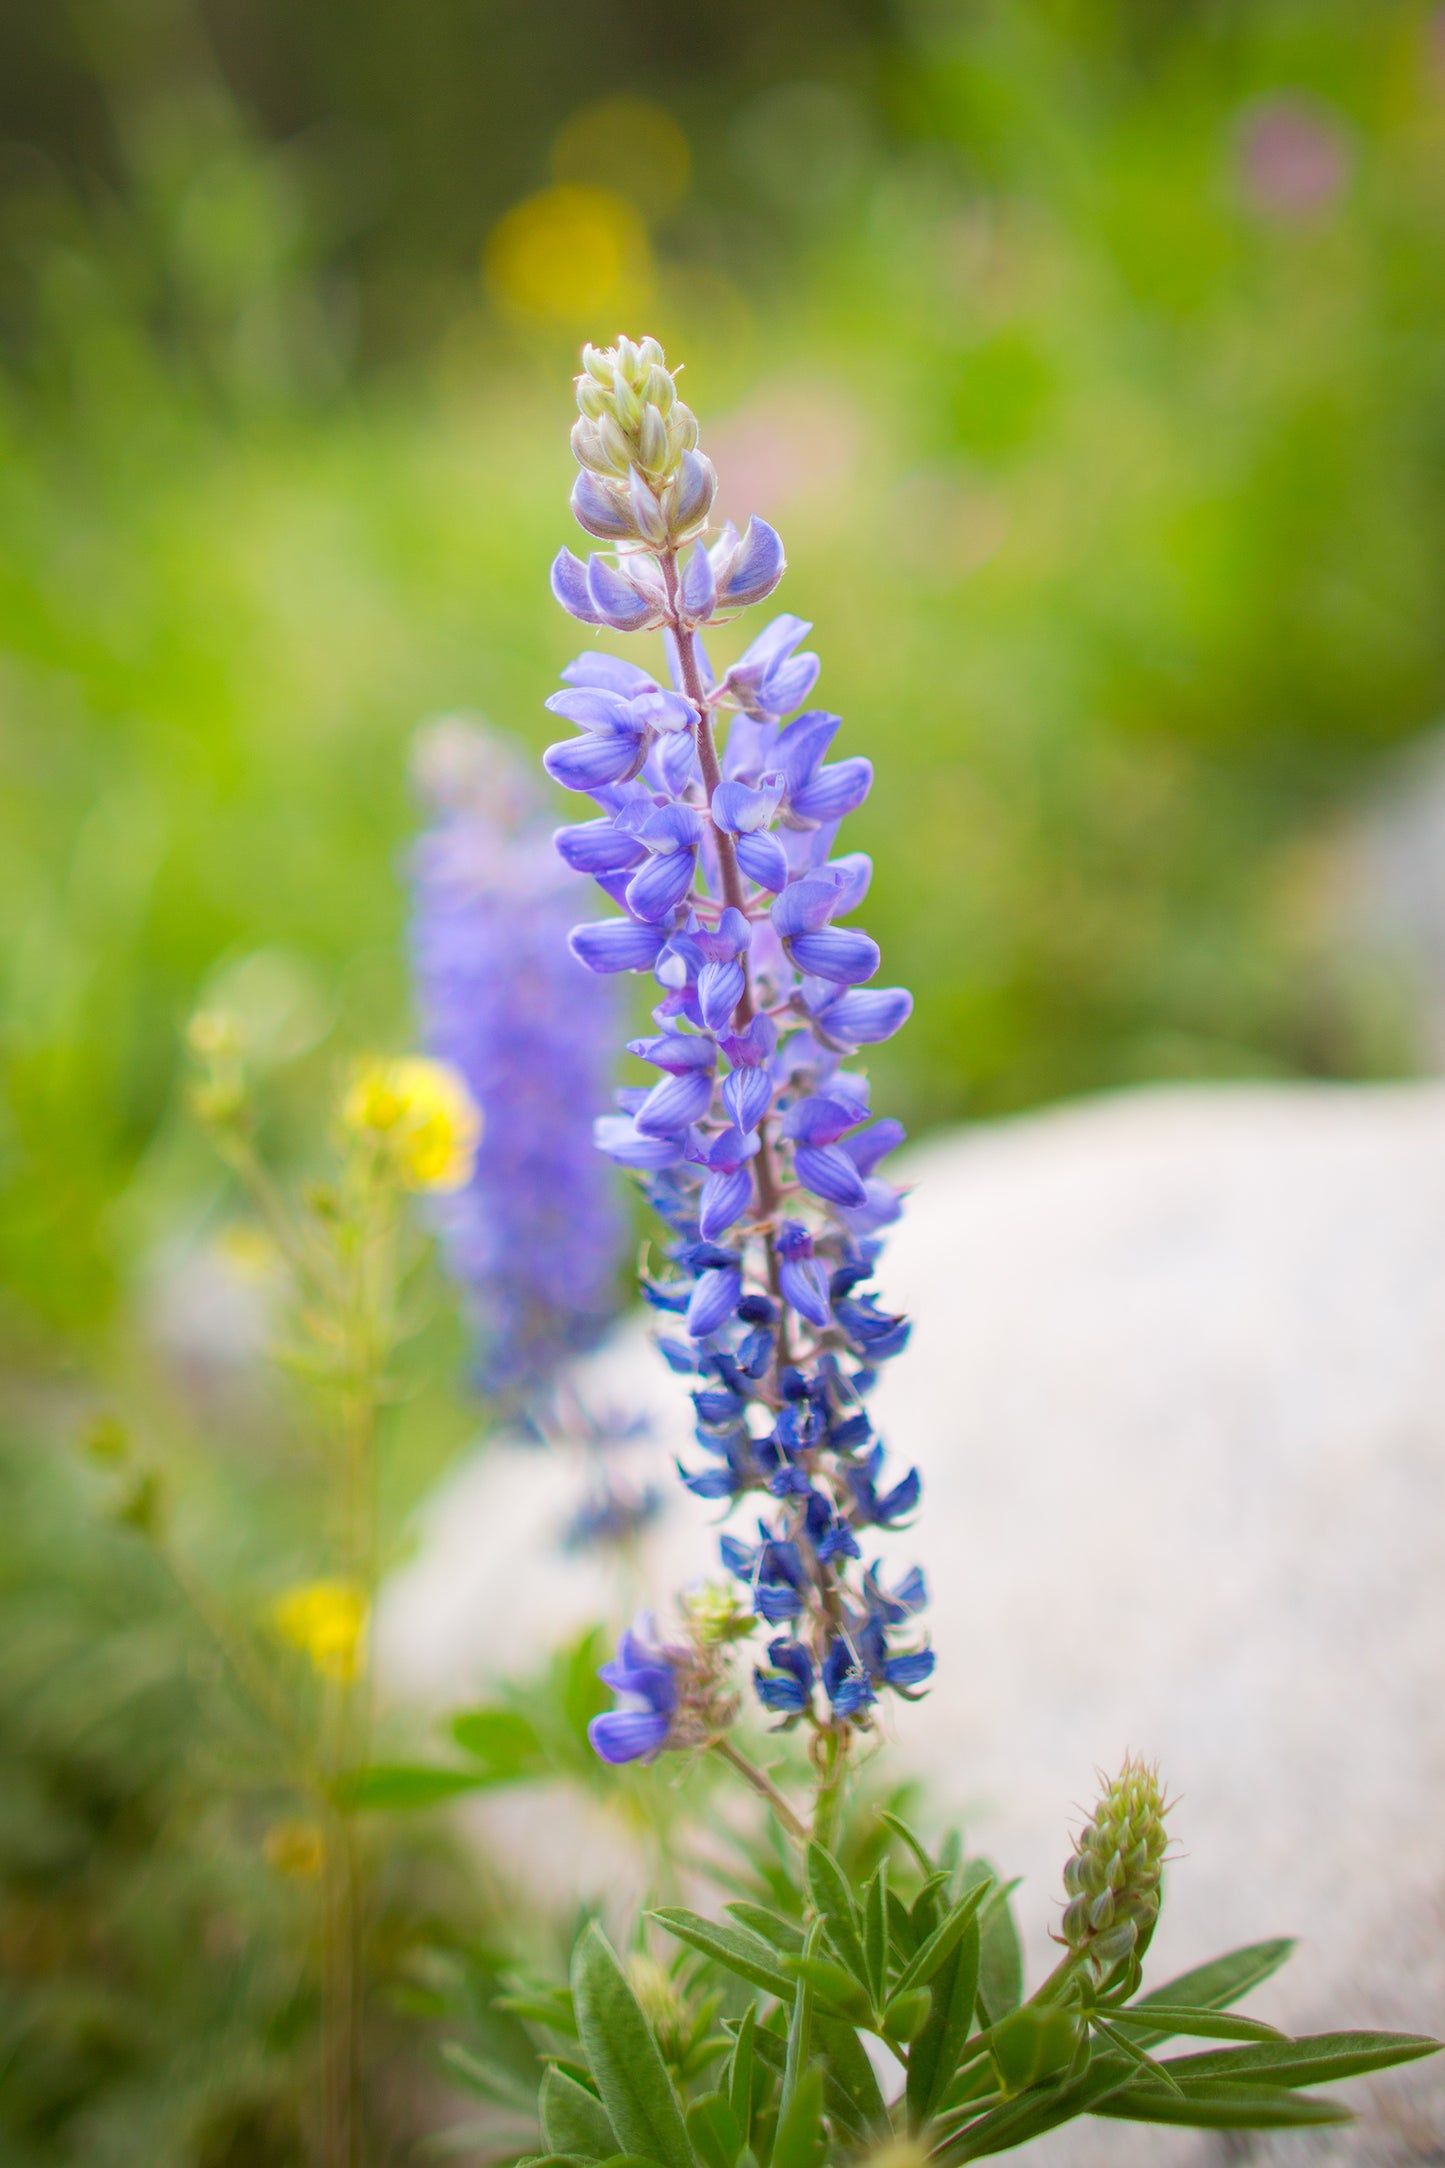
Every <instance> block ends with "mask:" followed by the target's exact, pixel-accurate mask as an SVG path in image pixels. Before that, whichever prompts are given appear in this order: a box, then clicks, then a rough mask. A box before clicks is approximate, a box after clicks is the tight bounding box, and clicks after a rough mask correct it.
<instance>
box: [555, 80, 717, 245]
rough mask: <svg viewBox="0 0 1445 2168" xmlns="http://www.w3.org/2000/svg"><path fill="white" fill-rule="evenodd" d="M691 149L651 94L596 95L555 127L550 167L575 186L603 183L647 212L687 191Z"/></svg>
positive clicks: (601, 185) (666, 207)
mask: <svg viewBox="0 0 1445 2168" xmlns="http://www.w3.org/2000/svg"><path fill="white" fill-rule="evenodd" d="M691 166H692V153H691V152H690V151H689V149H688V147H687V137H686V136H685V135H684V134H683V132H682V130H681V128H679V126H678V124H677V122H676V121H675V120H674V119H673V117H672V115H671V114H670V113H668V112H666V111H665V110H664V109H663V107H662V106H660V105H654V104H653V103H652V100H651V99H650V98H599V99H598V101H597V103H596V104H595V105H584V106H583V108H582V110H581V112H580V113H574V114H573V115H572V118H571V119H570V120H569V121H566V122H564V124H563V126H562V127H561V128H560V129H559V131H558V134H557V139H556V141H555V143H554V144H553V145H552V173H553V177H554V178H555V179H556V180H558V181H561V182H564V183H567V184H570V185H571V186H573V187H578V188H606V189H610V190H612V191H613V192H614V193H615V194H617V195H619V196H626V197H627V199H628V201H629V202H630V203H635V204H636V205H637V208H638V209H639V210H640V211H641V212H643V213H644V215H646V216H648V217H653V218H655V217H656V216H657V214H658V213H659V212H660V211H670V210H671V209H672V207H673V205H674V204H675V203H678V202H680V201H681V199H682V197H683V196H684V195H685V194H686V193H687V181H688V174H689V171H690V170H691Z"/></svg>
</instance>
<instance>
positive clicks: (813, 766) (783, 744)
mask: <svg viewBox="0 0 1445 2168" xmlns="http://www.w3.org/2000/svg"><path fill="white" fill-rule="evenodd" d="M842 720H843V719H842V717H841V716H839V715H829V714H828V713H827V712H826V710H824V709H822V708H815V709H811V710H810V711H809V713H808V714H806V715H797V716H795V717H794V718H793V720H792V722H790V723H789V725H788V727H787V729H786V730H784V731H782V732H780V734H779V737H778V743H777V749H776V757H777V763H778V766H779V768H780V769H781V770H782V773H783V779H784V782H785V783H786V785H787V789H788V795H789V797H790V798H791V796H792V795H793V793H794V792H795V791H800V790H804V789H806V787H807V785H808V784H809V783H810V782H811V781H812V779H813V777H814V776H815V775H816V774H817V772H818V769H819V767H820V766H821V765H822V760H823V755H824V754H825V753H826V752H827V750H828V747H829V746H830V745H831V744H832V742H833V740H834V739H835V738H836V737H837V735H838V732H839V730H840V729H841V727H842Z"/></svg>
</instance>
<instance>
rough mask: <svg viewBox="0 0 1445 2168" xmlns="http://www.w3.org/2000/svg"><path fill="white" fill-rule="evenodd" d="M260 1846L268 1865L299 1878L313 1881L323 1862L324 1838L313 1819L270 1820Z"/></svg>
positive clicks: (279, 1871) (278, 1871)
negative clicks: (306, 1820) (310, 1820)
mask: <svg viewBox="0 0 1445 2168" xmlns="http://www.w3.org/2000/svg"><path fill="white" fill-rule="evenodd" d="M263 1850H264V1851H265V1854H266V1864H267V1866H268V1867H274V1869H275V1870H276V1872H277V1874H288V1875H294V1876H295V1877H296V1879H297V1880H298V1881H301V1882H310V1881H314V1880H315V1878H316V1876H317V1875H318V1874H320V1872H321V1869H322V1868H323V1866H324V1865H325V1864H326V1840H325V1838H324V1837H323V1836H322V1834H321V1831H320V1829H319V1827H318V1826H317V1824H316V1823H315V1822H274V1823H273V1824H272V1826H271V1827H270V1828H269V1829H268V1830H267V1832H266V1836H265V1840H264V1844H263Z"/></svg>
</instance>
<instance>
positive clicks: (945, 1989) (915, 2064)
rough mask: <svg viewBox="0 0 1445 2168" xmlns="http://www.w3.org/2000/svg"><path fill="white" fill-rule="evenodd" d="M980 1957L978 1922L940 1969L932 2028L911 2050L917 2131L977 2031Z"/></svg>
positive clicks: (910, 2087)
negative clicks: (976, 2014) (974, 2022)
mask: <svg viewBox="0 0 1445 2168" xmlns="http://www.w3.org/2000/svg"><path fill="white" fill-rule="evenodd" d="M978 1958H979V1931H978V1921H977V1919H976V1918H975V1919H972V1920H970V1921H969V1922H968V1923H967V1925H966V1926H965V1928H964V1932H963V1935H962V1937H961V1938H960V1940H959V1942H958V1943H957V1944H956V1946H955V1947H954V1948H953V1949H952V1950H951V1951H950V1952H949V1954H948V1955H947V1956H946V1957H945V1958H944V1960H943V1963H942V1964H941V1965H940V1966H939V1968H938V1971H937V1973H936V1974H935V1976H934V1980H933V2008H932V2010H931V2011H930V2012H929V2016H928V2023H927V2024H926V2025H925V2026H924V2028H923V2030H922V2032H921V2033H919V2035H918V2037H917V2039H916V2040H915V2041H914V2042H913V2045H912V2047H911V2048H910V2049H909V2051H908V2114H909V2118H910V2120H911V2122H912V2123H913V2124H914V2126H915V2128H916V2127H918V2126H920V2125H921V2124H923V2123H926V2122H927V2121H928V2119H929V2117H930V2116H931V2115H932V2114H933V2112H934V2110H935V2109H936V2108H937V2106H938V2103H939V2102H940V2101H941V2100H942V2098H943V2095H944V2093H945V2092H946V2090H947V2088H948V2086H949V2084H950V2083H951V2081H952V2078H953V2074H954V2072H955V2071H956V2070H957V2068H958V2060H959V2057H960V2056H961V2055H962V2053H963V2050H964V2048H965V2046H966V2045H967V2042H968V2036H969V2034H970V2032H971V2031H972V2030H973V2015H974V2005H975V2003H976V2002H977V2000H978Z"/></svg>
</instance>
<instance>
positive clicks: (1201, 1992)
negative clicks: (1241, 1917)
mask: <svg viewBox="0 0 1445 2168" xmlns="http://www.w3.org/2000/svg"><path fill="white" fill-rule="evenodd" d="M1293 1949H1294V1942H1293V1940H1292V1939H1290V1938H1289V1937H1281V1938H1276V1939H1275V1940H1274V1941H1273V1942H1250V1943H1246V1945H1245V1946H1244V1948H1243V1949H1239V1950H1230V1951H1229V1952H1228V1953H1227V1954H1226V1955H1225V1956H1223V1957H1215V1958H1212V1959H1211V1960H1210V1962H1209V1963H1208V1964H1207V1965H1198V1966H1196V1967H1195V1969H1194V1970H1193V1971H1192V1972H1181V1973H1180V1975H1179V1977H1178V1979H1177V1980H1168V1981H1166V1982H1165V1984H1164V1986H1163V1987H1156V1988H1153V1989H1151V1990H1150V1992H1149V1993H1148V1994H1147V1995H1141V1996H1139V1998H1138V1999H1137V2001H1135V2002H1132V2003H1131V2004H1130V2005H1129V2007H1130V2009H1131V2010H1136V2011H1137V2010H1150V2009H1153V2008H1154V2006H1155V2005H1156V2004H1159V2003H1162V2004H1163V2005H1164V2006H1165V2008H1166V2009H1171V2010H1222V2009H1223V2008H1224V2007H1225V2005H1226V2004H1227V2003H1231V2002H1233V2001H1234V2000H1235V1998H1236V1997H1237V1996H1239V1995H1247V1994H1248V1993H1249V1991H1250V1989H1251V1988H1252V1987H1258V1986H1259V1984H1260V1982H1261V1980H1267V1979H1268V1978H1269V1977H1270V1975H1271V1973H1275V1972H1278V1971H1279V1968H1280V1966H1281V1965H1282V1964H1283V1963H1284V1962H1285V1960H1286V1958H1287V1957H1288V1956H1289V1955H1290V1953H1291V1951H1292V1950H1293Z"/></svg>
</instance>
